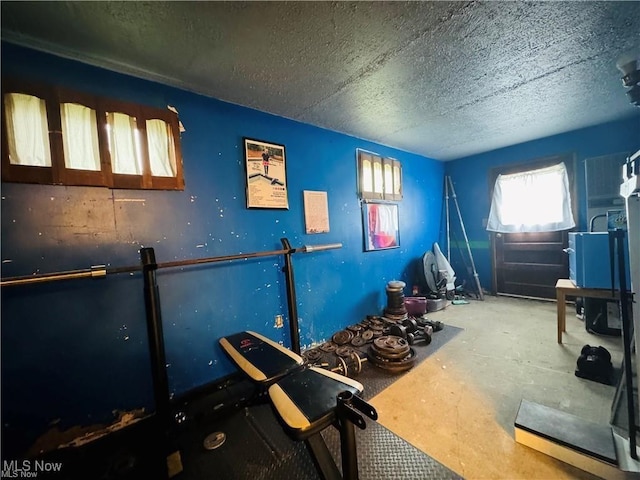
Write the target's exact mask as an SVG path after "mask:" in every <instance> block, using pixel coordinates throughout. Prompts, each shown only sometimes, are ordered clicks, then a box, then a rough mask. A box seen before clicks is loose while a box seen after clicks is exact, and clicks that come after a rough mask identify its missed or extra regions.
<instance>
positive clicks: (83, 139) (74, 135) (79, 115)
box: [60, 103, 100, 171]
mask: <svg viewBox="0 0 640 480" xmlns="http://www.w3.org/2000/svg"><path fill="white" fill-rule="evenodd" d="M60 115H61V117H62V143H63V145H64V164H65V166H66V167H67V168H73V169H77V170H93V171H97V170H100V151H99V148H98V124H97V122H96V112H95V110H92V109H91V108H89V107H85V106H84V105H79V104H77V103H63V104H62V105H60Z"/></svg>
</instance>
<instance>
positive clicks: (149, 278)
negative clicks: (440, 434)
mask: <svg viewBox="0 0 640 480" xmlns="http://www.w3.org/2000/svg"><path fill="white" fill-rule="evenodd" d="M281 242H282V245H283V247H284V248H283V249H282V250H277V251H271V252H262V253H259V254H247V255H241V256H232V257H214V258H210V259H203V260H202V261H201V262H198V263H211V262H214V261H225V260H233V259H236V258H251V257H256V256H265V255H280V254H282V255H284V259H285V266H284V269H283V270H284V272H285V278H286V291H287V304H288V309H289V328H290V334H291V344H292V350H293V351H289V350H288V349H286V348H285V347H283V346H281V345H279V344H277V343H275V342H273V341H272V340H270V339H268V338H266V337H263V336H262V335H260V334H257V333H254V332H240V333H236V334H233V335H230V336H226V337H223V338H221V339H220V345H221V347H222V349H223V350H224V351H225V353H226V354H227V355H228V356H229V358H230V359H231V360H232V361H233V362H234V363H235V364H236V366H237V367H238V368H239V369H240V370H242V371H243V372H244V373H245V374H246V375H247V376H248V377H249V378H250V379H251V380H253V381H254V382H256V383H257V384H258V385H259V386H260V388H262V389H266V390H267V393H268V397H269V399H270V401H271V404H272V405H273V407H274V410H275V412H276V414H277V416H278V417H279V420H280V423H281V424H283V426H284V428H285V431H286V432H287V433H288V434H289V436H290V437H291V438H293V439H294V440H297V441H300V440H302V441H304V442H305V445H306V446H307V449H308V450H309V453H310V454H311V456H312V458H313V461H314V464H315V466H316V469H317V470H318V473H319V474H320V476H321V478H323V479H326V480H337V479H341V478H345V479H349V480H356V479H357V478H358V460H357V450H356V437H355V428H354V426H358V427H359V428H360V429H364V428H365V427H366V423H365V420H364V418H363V417H362V415H361V413H362V414H364V415H366V416H367V417H369V418H371V419H373V420H377V418H378V415H377V412H376V410H375V409H374V408H373V407H372V406H371V405H369V404H368V403H367V402H365V401H364V400H363V399H362V398H360V397H359V394H361V393H362V392H363V390H364V387H363V386H362V384H360V383H359V382H356V381H355V380H352V379H350V378H348V377H344V376H342V375H338V374H336V373H333V372H328V371H326V370H323V369H319V368H315V367H306V366H305V365H304V362H303V359H302V357H300V355H299V353H300V338H299V333H298V316H297V309H296V305H297V299H296V292H295V284H294V276H293V263H292V259H291V256H292V255H293V254H294V253H298V252H304V253H310V252H313V251H319V250H328V249H333V248H339V246H340V245H339V244H333V245H321V246H314V247H310V246H305V247H301V248H298V249H294V248H291V245H290V243H289V241H288V240H287V239H286V238H283V239H281ZM140 255H141V260H142V269H143V277H144V295H145V307H146V312H147V326H148V334H149V341H150V350H151V358H152V371H153V383H154V389H155V395H156V399H157V407H156V408H157V413H158V415H159V417H160V421H161V422H162V419H166V420H165V422H166V428H165V431H167V432H169V431H170V421H171V420H170V404H169V387H168V379H167V372H166V368H165V365H166V359H165V352H164V340H163V333H162V318H161V310H160V295H159V291H158V285H157V282H156V270H157V269H158V268H162V267H166V266H178V265H176V264H180V265H183V264H184V263H185V262H171V263H169V264H164V265H163V264H157V263H156V261H155V255H154V251H153V249H152V248H143V249H142V250H141V251H140ZM188 262H190V261H188ZM331 425H333V426H334V427H336V428H337V429H338V431H339V432H340V451H341V454H342V475H341V474H340V471H339V470H338V468H337V466H336V464H335V462H334V460H333V458H332V456H331V453H330V452H329V450H328V448H327V446H326V444H325V442H324V440H323V439H322V436H321V435H320V432H321V431H322V430H324V429H325V428H327V427H329V426H331ZM167 453H169V452H167Z"/></svg>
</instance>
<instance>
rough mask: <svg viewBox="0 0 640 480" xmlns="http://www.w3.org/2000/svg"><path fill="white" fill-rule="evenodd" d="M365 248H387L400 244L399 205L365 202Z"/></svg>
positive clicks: (363, 217)
mask: <svg viewBox="0 0 640 480" xmlns="http://www.w3.org/2000/svg"><path fill="white" fill-rule="evenodd" d="M362 220H363V221H362V223H363V225H364V250H365V251H366V252H368V251H371V250H385V249H387V248H397V247H399V246H400V230H399V228H398V205H395V204H389V203H363V204H362Z"/></svg>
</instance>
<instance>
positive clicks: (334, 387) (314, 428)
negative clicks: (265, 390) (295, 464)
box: [269, 367, 364, 440]
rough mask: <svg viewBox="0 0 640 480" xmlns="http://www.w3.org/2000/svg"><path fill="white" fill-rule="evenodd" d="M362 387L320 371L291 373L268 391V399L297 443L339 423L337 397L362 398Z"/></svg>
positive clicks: (322, 370) (318, 369) (328, 372)
mask: <svg viewBox="0 0 640 480" xmlns="http://www.w3.org/2000/svg"><path fill="white" fill-rule="evenodd" d="M363 389H364V388H363V386H362V384H361V383H359V382H357V381H355V380H353V379H351V378H348V377H345V376H342V375H338V374H337V373H333V372H330V371H327V370H324V369H321V368H316V367H310V368H305V369H303V370H300V371H298V372H295V373H292V374H291V375H288V376H286V377H284V378H282V379H281V380H280V381H278V383H276V384H274V385H272V386H271V387H269V397H270V398H271V402H272V403H273V406H274V408H275V410H276V412H277V414H278V416H279V417H280V419H281V420H282V422H283V423H284V425H285V427H286V429H287V430H288V432H289V434H290V435H291V436H292V437H294V438H296V439H298V440H304V439H305V438H307V437H309V436H310V435H313V434H315V433H317V432H319V431H321V430H323V429H325V428H326V427H328V426H329V425H331V424H332V423H333V422H334V421H335V420H336V405H337V397H338V394H339V393H341V392H344V391H349V392H351V393H352V394H354V395H359V394H360V393H362V391H363Z"/></svg>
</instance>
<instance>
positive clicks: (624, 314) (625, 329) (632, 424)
mask: <svg viewBox="0 0 640 480" xmlns="http://www.w3.org/2000/svg"><path fill="white" fill-rule="evenodd" d="M624 234H625V233H624V230H621V229H616V230H614V231H612V232H611V231H610V232H609V236H610V237H611V236H612V235H613V236H615V238H616V247H617V250H618V251H617V255H618V278H619V280H620V317H621V319H622V345H623V347H624V376H625V382H626V390H627V410H628V415H629V417H628V418H629V424H628V428H629V453H630V455H631V458H633V459H634V460H638V452H637V451H636V444H637V441H636V430H637V427H636V414H635V411H636V409H635V404H634V401H633V372H632V370H631V368H632V366H631V325H630V323H631V322H630V320H631V317H630V315H629V314H630V312H629V302H630V300H631V299H630V295H629V293H628V291H627V276H626V266H625V255H624V250H625V249H624ZM612 266H613V265H612Z"/></svg>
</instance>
